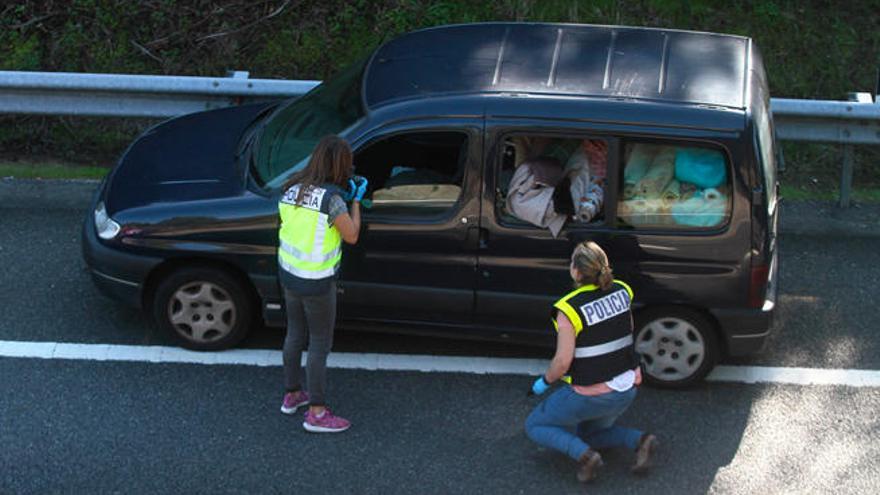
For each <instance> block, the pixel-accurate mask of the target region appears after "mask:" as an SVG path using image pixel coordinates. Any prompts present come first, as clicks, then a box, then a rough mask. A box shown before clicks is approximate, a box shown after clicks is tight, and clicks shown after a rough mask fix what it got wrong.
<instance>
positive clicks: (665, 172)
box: [636, 146, 675, 198]
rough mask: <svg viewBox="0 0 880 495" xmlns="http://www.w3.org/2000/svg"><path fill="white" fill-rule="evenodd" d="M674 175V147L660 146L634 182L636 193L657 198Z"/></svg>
mask: <svg viewBox="0 0 880 495" xmlns="http://www.w3.org/2000/svg"><path fill="white" fill-rule="evenodd" d="M673 177H675V148H673V147H671V146H662V147H660V148H659V149H658V150H657V154H656V155H655V156H654V160H653V161H652V162H651V166H650V167H649V168H648V170H647V171H646V172H645V175H644V176H643V177H642V178H641V179H640V180H639V182H638V183H637V184H636V191H637V192H636V194H637V195H639V196H643V197H645V198H659V197H660V196H661V193H662V192H663V190H664V189H665V188H666V186H667V185H668V184H669V182H670V181H671V180H672V178H673Z"/></svg>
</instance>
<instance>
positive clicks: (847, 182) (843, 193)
mask: <svg viewBox="0 0 880 495" xmlns="http://www.w3.org/2000/svg"><path fill="white" fill-rule="evenodd" d="M847 99H848V100H849V101H852V102H855V103H873V102H874V99H873V98H872V97H871V93H849V95H848V97H847ZM844 134H846V135H847V137H849V131H847V130H845V131H844ZM854 162H855V153H854V150H853V145H852V144H848V143H847V144H844V145H843V164H842V166H841V167H840V207H841V208H849V205H850V193H851V192H852V176H853V166H854Z"/></svg>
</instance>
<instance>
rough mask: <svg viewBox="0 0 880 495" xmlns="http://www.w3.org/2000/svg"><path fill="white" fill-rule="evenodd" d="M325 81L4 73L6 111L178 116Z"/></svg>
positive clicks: (294, 92)
mask: <svg viewBox="0 0 880 495" xmlns="http://www.w3.org/2000/svg"><path fill="white" fill-rule="evenodd" d="M319 83H320V81H285V80H280V79H249V78H248V73H247V72H243V71H236V72H231V73H230V74H229V76H228V77H190V76H135V75H122V74H80V73H71V72H17V71H0V113H12V114H37V115H76V116H82V117H91V116H100V117H156V118H163V117H173V116H175V115H183V114H187V113H192V112H199V111H203V110H211V109H215V108H222V107H228V106H231V105H240V104H242V103H246V102H253V101H260V100H268V99H280V98H290V97H292V96H299V95H302V94H305V93H306V92H308V91H309V90H310V89H312V88H313V87H315V86H317V85H318V84H319Z"/></svg>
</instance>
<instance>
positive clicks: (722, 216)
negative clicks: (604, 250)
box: [617, 143, 731, 230]
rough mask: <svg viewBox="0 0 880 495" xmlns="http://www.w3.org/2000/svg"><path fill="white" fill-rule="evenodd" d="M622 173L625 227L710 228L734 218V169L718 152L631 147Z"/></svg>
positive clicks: (621, 204)
mask: <svg viewBox="0 0 880 495" xmlns="http://www.w3.org/2000/svg"><path fill="white" fill-rule="evenodd" d="M621 174H622V177H621V180H620V187H621V191H619V194H618V198H619V202H618V205H617V219H618V224H619V225H620V226H623V227H627V226H628V227H631V228H635V229H640V228H651V229H663V230H668V229H706V228H714V227H718V226H721V225H723V224H725V223H726V222H727V220H728V218H729V217H730V208H731V200H730V191H731V186H730V184H731V179H730V173H729V166H728V163H727V160H726V158H725V155H724V153H722V152H721V151H720V150H718V149H713V148H704V147H696V146H681V145H669V144H663V143H628V144H626V146H625V147H624V154H623V167H622V169H621Z"/></svg>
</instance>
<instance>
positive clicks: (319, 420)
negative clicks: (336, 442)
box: [303, 408, 351, 433]
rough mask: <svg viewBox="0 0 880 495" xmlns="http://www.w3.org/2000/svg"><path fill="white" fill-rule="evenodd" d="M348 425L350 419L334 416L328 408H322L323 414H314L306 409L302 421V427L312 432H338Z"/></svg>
mask: <svg viewBox="0 0 880 495" xmlns="http://www.w3.org/2000/svg"><path fill="white" fill-rule="evenodd" d="M349 426H351V422H350V421H348V420H347V419H343V418H340V417H339V416H334V415H333V413H332V412H330V408H324V414H322V415H320V416H315V415H313V414H312V411H311V410H308V411H306V415H305V421H303V428H305V429H306V431H311V432H313V433H339V432H340V431H345V430H347V429H348V427H349Z"/></svg>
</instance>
